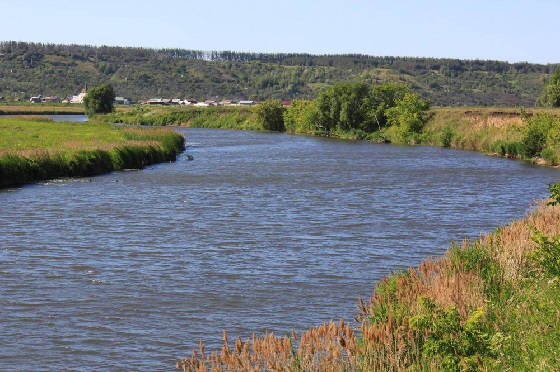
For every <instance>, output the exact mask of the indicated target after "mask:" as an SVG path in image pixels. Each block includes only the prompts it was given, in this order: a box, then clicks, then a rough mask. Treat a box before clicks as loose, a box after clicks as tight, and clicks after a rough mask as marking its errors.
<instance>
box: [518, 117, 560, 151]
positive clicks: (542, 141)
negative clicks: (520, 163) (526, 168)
mask: <svg viewBox="0 0 560 372" xmlns="http://www.w3.org/2000/svg"><path fill="white" fill-rule="evenodd" d="M557 125H558V123H557V120H556V119H555V118H554V117H553V116H552V115H549V114H539V115H535V116H534V117H532V118H531V119H529V120H528V121H527V129H526V131H525V135H524V137H523V140H522V141H521V142H522V143H523V145H524V153H525V156H527V157H533V156H537V155H540V154H541V151H542V150H543V149H544V148H545V145H546V144H547V139H548V137H549V132H550V130H551V129H552V128H553V127H555V126H557ZM548 142H549V145H553V143H550V139H548Z"/></svg>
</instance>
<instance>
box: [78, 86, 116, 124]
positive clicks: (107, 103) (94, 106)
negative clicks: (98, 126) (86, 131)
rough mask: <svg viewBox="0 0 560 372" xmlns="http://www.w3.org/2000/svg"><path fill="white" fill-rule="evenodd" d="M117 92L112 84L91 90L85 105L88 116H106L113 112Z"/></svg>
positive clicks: (86, 97)
mask: <svg viewBox="0 0 560 372" xmlns="http://www.w3.org/2000/svg"><path fill="white" fill-rule="evenodd" d="M114 100H115V91H114V90H113V86H112V85H111V84H107V83H106V84H101V85H99V86H96V87H93V88H91V89H90V90H89V91H88V92H87V95H86V96H85V97H84V105H85V111H86V115H87V116H92V115H94V114H106V113H109V112H112V111H113V101H114Z"/></svg>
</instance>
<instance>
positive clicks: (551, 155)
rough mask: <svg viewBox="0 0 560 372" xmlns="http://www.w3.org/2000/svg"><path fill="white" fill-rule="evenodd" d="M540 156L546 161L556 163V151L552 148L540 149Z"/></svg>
mask: <svg viewBox="0 0 560 372" xmlns="http://www.w3.org/2000/svg"><path fill="white" fill-rule="evenodd" d="M541 158H543V159H544V160H546V161H547V162H549V163H550V164H552V165H556V164H558V157H557V156H556V153H555V152H554V150H552V149H544V150H542V151H541Z"/></svg>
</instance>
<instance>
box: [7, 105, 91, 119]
mask: <svg viewBox="0 0 560 372" xmlns="http://www.w3.org/2000/svg"><path fill="white" fill-rule="evenodd" d="M83 114H84V106H83V105H75V104H63V103H58V104H52V103H20V104H10V105H0V115H83ZM0 118H1V116H0Z"/></svg>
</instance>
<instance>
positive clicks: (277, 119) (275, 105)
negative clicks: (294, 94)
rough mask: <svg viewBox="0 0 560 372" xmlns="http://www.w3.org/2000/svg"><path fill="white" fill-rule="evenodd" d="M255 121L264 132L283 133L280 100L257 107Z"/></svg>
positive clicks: (269, 101) (282, 115) (266, 102)
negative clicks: (260, 125)
mask: <svg viewBox="0 0 560 372" xmlns="http://www.w3.org/2000/svg"><path fill="white" fill-rule="evenodd" d="M256 113H257V120H258V121H259V122H260V123H261V124H262V126H263V128H264V129H266V130H272V131H276V132H283V131H284V130H285V127H284V106H282V102H280V100H272V99H271V100H267V101H265V102H263V103H261V104H260V105H259V106H257V109H256Z"/></svg>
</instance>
